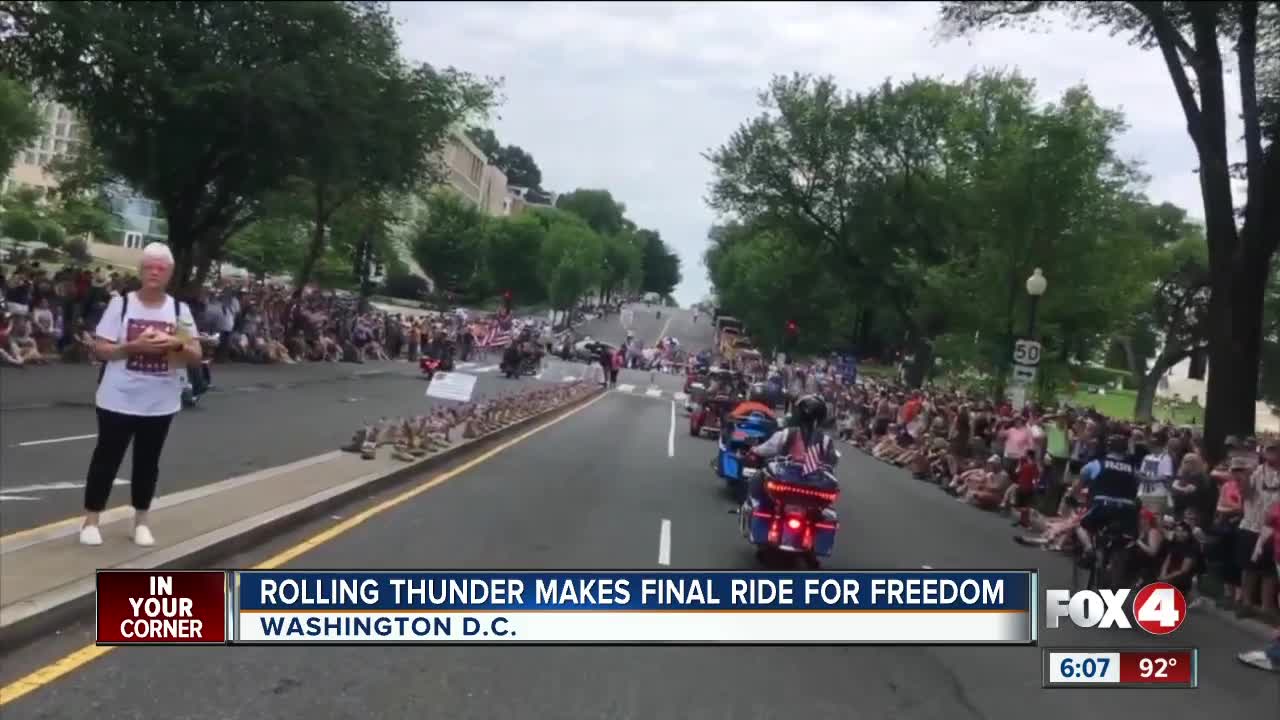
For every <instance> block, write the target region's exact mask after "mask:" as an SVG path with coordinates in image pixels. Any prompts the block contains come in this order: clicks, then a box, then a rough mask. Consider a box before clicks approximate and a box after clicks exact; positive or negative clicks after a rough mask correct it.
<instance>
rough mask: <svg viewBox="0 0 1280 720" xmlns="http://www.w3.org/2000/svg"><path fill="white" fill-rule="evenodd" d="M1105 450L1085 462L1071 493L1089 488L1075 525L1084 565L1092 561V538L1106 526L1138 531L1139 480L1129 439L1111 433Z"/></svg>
mask: <svg viewBox="0 0 1280 720" xmlns="http://www.w3.org/2000/svg"><path fill="white" fill-rule="evenodd" d="M1106 450H1107V452H1106V455H1104V456H1103V457H1101V458H1097V459H1095V460H1092V461H1090V462H1088V463H1087V464H1085V466H1084V467H1083V468H1082V469H1081V470H1080V477H1079V478H1078V479H1077V480H1076V482H1075V483H1074V484H1073V485H1072V487H1071V493H1072V494H1075V493H1076V492H1077V491H1078V490H1079V489H1080V488H1081V487H1084V488H1086V489H1088V491H1089V509H1088V511H1086V512H1085V514H1084V515H1083V516H1082V517H1081V518H1080V525H1079V527H1077V528H1076V540H1077V542H1079V543H1080V549H1081V553H1080V559H1081V564H1082V565H1085V566H1088V565H1089V564H1090V563H1091V562H1092V561H1093V560H1092V559H1093V538H1094V537H1095V536H1096V535H1097V534H1098V533H1099V532H1101V531H1102V529H1103V528H1107V527H1111V528H1114V529H1117V530H1120V531H1121V532H1122V533H1125V534H1127V535H1128V536H1129V537H1133V535H1134V533H1136V532H1137V530H1138V484H1139V480H1138V470H1137V468H1136V467H1135V466H1134V462H1133V455H1132V454H1131V453H1130V452H1129V439H1128V438H1126V437H1125V436H1123V435H1112V436H1110V437H1108V438H1107V446H1106Z"/></svg>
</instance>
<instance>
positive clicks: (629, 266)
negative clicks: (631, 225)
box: [600, 231, 644, 300]
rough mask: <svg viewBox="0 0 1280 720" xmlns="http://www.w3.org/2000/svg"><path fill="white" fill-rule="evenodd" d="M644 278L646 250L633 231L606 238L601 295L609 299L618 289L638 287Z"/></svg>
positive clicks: (603, 298)
mask: <svg viewBox="0 0 1280 720" xmlns="http://www.w3.org/2000/svg"><path fill="white" fill-rule="evenodd" d="M643 278H644V250H643V249H642V248H641V247H640V244H639V243H638V242H637V241H636V240H635V236H634V235H633V234H632V233H628V232H626V231H623V232H622V233H620V234H618V235H612V236H609V237H606V238H604V268H603V272H602V273H601V277H600V296H601V299H602V300H608V299H609V298H610V297H612V296H613V294H614V293H615V292H617V291H621V290H624V289H627V288H632V289H638V288H639V287H640V283H641V281H642V280H643Z"/></svg>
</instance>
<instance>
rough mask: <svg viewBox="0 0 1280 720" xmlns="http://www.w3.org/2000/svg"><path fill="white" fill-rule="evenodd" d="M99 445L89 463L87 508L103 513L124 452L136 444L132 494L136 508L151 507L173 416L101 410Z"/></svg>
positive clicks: (86, 485)
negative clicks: (162, 452)
mask: <svg viewBox="0 0 1280 720" xmlns="http://www.w3.org/2000/svg"><path fill="white" fill-rule="evenodd" d="M97 410H98V444H97V446H96V447H94V448H93V459H91V460H90V461H89V474H88V476H87V477H86V479H85V486H84V508H85V510H88V511H89V512H102V511H103V510H104V509H106V507H107V500H108V499H109V498H110V497H111V486H112V485H114V484H115V482H116V473H117V472H119V471H120V463H121V462H122V461H123V460H124V452H125V450H128V449H129V443H130V441H132V442H133V473H132V475H131V476H130V478H129V494H130V495H131V496H132V500H133V507H134V508H136V509H138V510H148V509H150V508H151V499H152V498H154V497H155V494H156V481H157V480H158V479H159V477H160V451H161V450H163V449H164V441H165V438H166V437H168V435H169V423H171V422H172V421H173V416H172V415H156V416H145V415H125V414H122V413H117V412H112V411H110V410H103V409H102V408H98V409H97Z"/></svg>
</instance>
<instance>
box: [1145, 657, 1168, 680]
mask: <svg viewBox="0 0 1280 720" xmlns="http://www.w3.org/2000/svg"><path fill="white" fill-rule="evenodd" d="M1177 666H1178V658H1150V657H1144V658H1142V659H1141V660H1139V661H1138V674H1139V675H1141V676H1142V677H1144V678H1167V677H1169V668H1172V667H1177Z"/></svg>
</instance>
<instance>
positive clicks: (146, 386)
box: [94, 293, 195, 416]
mask: <svg viewBox="0 0 1280 720" xmlns="http://www.w3.org/2000/svg"><path fill="white" fill-rule="evenodd" d="M123 302H124V301H123V300H122V299H121V298H119V297H114V298H111V303H110V304H108V305H107V309H106V311H105V312H103V313H102V320H100V321H99V322H98V328H97V330H96V331H94V332H95V334H96V335H97V336H98V337H100V338H102V339H104V340H110V341H112V342H116V343H123V342H128V341H130V340H135V339H137V337H138V336H139V335H141V334H142V333H143V332H144V331H145V330H146V329H147V328H148V327H154V328H156V329H157V330H162V331H164V332H167V333H170V334H174V333H176V332H177V328H176V327H174V324H173V320H174V314H173V302H174V300H173V298H172V297H169V296H168V295H166V296H165V299H164V305H163V306H162V307H158V308H150V307H147V306H145V305H143V304H142V301H141V300H139V299H138V295H137V293H129V306H128V307H127V308H125V317H124V318H123V322H122V321H121V317H120V305H121V303H123ZM180 312H181V313H182V316H181V319H180V321H181V322H182V323H184V324H185V325H187V327H188V329H189V330H190V332H192V334H194V332H195V320H194V319H193V318H192V317H191V309H190V308H188V307H187V306H186V305H182V306H181V311H180ZM179 369H180V368H176V367H172V366H171V365H170V362H169V356H168V355H132V356H129V357H127V358H125V359H123V360H112V361H111V362H109V363H107V369H106V371H105V372H104V373H103V375H102V382H101V383H100V384H99V385H98V394H97V398H96V400H97V404H98V407H100V408H102V409H103V410H110V411H111V412H117V413H122V414H124V415H147V416H155V415H172V414H174V413H176V412H178V410H180V409H181V408H182V379H181V377H179V375H178V372H177V371H178V370H179ZM181 369H183V370H185V368H181Z"/></svg>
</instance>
